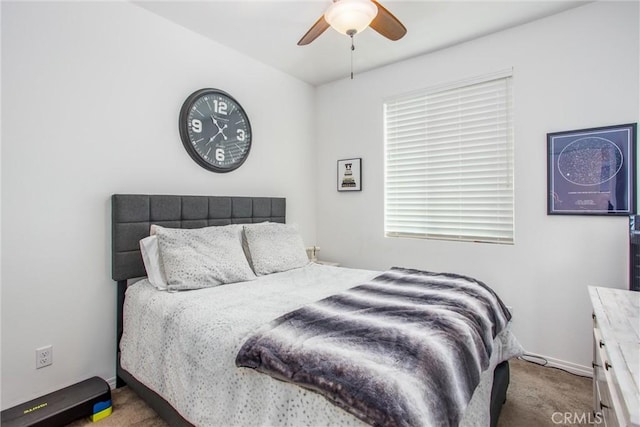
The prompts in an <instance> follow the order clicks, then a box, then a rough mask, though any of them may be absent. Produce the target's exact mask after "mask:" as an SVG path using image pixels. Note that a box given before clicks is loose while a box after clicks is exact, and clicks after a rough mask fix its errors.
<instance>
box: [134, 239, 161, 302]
mask: <svg viewBox="0 0 640 427" xmlns="http://www.w3.org/2000/svg"><path fill="white" fill-rule="evenodd" d="M140 252H142V261H144V269H145V270H147V278H148V279H149V283H151V284H152V285H153V286H154V287H155V288H156V289H158V290H160V291H166V290H167V279H166V278H165V277H164V273H163V272H162V269H161V267H160V253H159V252H158V237H157V236H154V235H152V236H147V237H145V238H144V239H142V240H140Z"/></svg>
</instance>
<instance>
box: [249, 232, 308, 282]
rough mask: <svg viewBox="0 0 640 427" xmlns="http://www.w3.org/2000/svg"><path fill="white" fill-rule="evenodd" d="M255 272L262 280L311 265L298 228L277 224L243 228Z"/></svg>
mask: <svg viewBox="0 0 640 427" xmlns="http://www.w3.org/2000/svg"><path fill="white" fill-rule="evenodd" d="M244 235H245V239H246V243H247V245H248V247H249V253H250V254H251V263H252V266H253V271H254V272H255V273H256V274H257V275H258V276H262V275H265V274H270V273H277V272H279V271H287V270H291V269H294V268H299V267H303V266H305V265H307V264H308V263H309V258H308V257H307V252H306V250H305V248H304V242H303V241H302V237H301V236H300V234H299V233H298V229H297V227H295V226H293V225H286V224H278V223H273V222H269V223H261V224H252V225H248V226H245V227H244Z"/></svg>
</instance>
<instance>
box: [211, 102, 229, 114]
mask: <svg viewBox="0 0 640 427" xmlns="http://www.w3.org/2000/svg"><path fill="white" fill-rule="evenodd" d="M213 111H215V112H216V113H218V114H224V115H226V114H227V103H226V102H224V101H219V100H217V99H214V100H213Z"/></svg>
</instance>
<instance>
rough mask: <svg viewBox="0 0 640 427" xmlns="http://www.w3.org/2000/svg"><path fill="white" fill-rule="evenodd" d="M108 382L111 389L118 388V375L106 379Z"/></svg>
mask: <svg viewBox="0 0 640 427" xmlns="http://www.w3.org/2000/svg"><path fill="white" fill-rule="evenodd" d="M106 381H107V384H109V388H111V390H115V388H116V377H111V378H109V379H107V380H106Z"/></svg>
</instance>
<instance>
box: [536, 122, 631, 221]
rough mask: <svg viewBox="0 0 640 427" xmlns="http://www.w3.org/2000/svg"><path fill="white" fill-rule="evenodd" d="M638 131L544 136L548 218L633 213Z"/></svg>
mask: <svg viewBox="0 0 640 427" xmlns="http://www.w3.org/2000/svg"><path fill="white" fill-rule="evenodd" d="M636 127H637V125H636V123H631V124H625V125H616V126H607V127H599V128H592V129H582V130H573V131H566V132H556V133H549V134H547V153H548V157H547V191H548V193H547V214H549V215H562V214H565V215H630V214H632V213H634V212H635V203H636V201H635V200H636V167H635V159H636V154H635V151H636Z"/></svg>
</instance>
